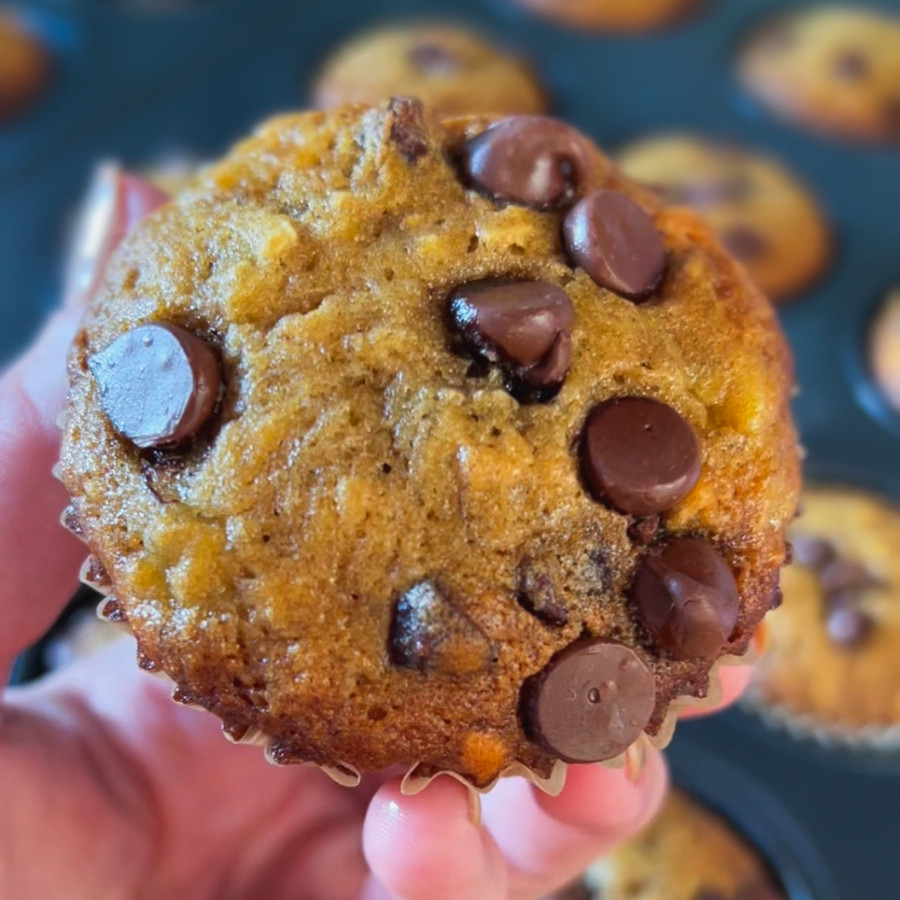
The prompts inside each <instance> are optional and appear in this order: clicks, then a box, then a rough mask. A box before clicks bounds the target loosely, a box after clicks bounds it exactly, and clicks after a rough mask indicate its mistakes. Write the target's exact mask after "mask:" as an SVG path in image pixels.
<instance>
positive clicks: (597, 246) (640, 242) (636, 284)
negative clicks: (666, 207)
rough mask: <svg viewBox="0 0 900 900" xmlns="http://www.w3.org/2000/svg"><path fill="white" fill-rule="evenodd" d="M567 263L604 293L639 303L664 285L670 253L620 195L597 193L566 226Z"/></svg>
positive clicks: (649, 224) (576, 208)
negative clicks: (663, 280)
mask: <svg viewBox="0 0 900 900" xmlns="http://www.w3.org/2000/svg"><path fill="white" fill-rule="evenodd" d="M563 243H564V244H565V248H566V252H567V253H568V255H569V259H570V260H571V261H572V263H573V264H574V265H576V266H581V268H582V269H584V270H585V272H587V273H588V275H590V276H591V278H593V279H594V281H596V282H597V284H599V285H600V286H601V287H605V288H608V289H609V290H611V291H615V292H616V293H617V294H620V295H621V296H623V297H627V298H628V299H629V300H633V301H634V302H635V303H638V302H640V301H641V300H645V299H646V298H647V297H649V296H650V294H652V293H653V291H654V290H655V289H656V287H657V286H658V285H659V282H660V280H661V279H662V276H663V272H664V271H665V268H666V247H665V244H664V243H663V239H662V236H661V235H660V233H659V231H658V230H657V228H656V225H654V224H653V219H651V218H650V216H649V215H648V214H647V213H646V212H644V210H643V209H641V207H640V206H638V205H637V203H635V202H634V200H632V199H631V198H630V197H629V196H627V195H626V194H623V193H621V192H620V191H610V190H602V191H594V192H593V193H592V194H588V196H587V197H585V198H584V199H583V200H579V201H578V203H576V204H575V206H573V207H572V209H571V210H569V212H568V214H567V215H566V218H565V221H564V222H563Z"/></svg>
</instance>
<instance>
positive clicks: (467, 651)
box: [390, 581, 492, 675]
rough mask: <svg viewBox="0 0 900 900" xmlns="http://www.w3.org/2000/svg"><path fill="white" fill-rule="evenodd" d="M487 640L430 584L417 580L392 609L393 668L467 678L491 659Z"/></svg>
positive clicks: (472, 623)
mask: <svg viewBox="0 0 900 900" xmlns="http://www.w3.org/2000/svg"><path fill="white" fill-rule="evenodd" d="M491 656H492V650H491V645H490V642H489V641H488V639H487V638H486V637H485V636H484V634H483V633H482V632H481V631H480V630H479V629H478V627H477V626H476V625H475V623H474V622H472V620H471V619H469V618H468V616H466V615H465V614H464V613H463V612H461V611H460V610H459V609H457V608H456V606H455V605H454V604H453V602H452V601H451V599H450V597H449V594H448V592H447V591H445V590H444V589H443V588H442V587H440V586H439V585H438V584H436V583H435V582H433V581H421V582H419V583H418V584H417V585H415V586H414V587H412V588H410V589H409V590H408V591H406V593H405V594H403V595H402V596H401V597H400V598H399V599H398V600H397V602H396V605H395V606H394V615H393V619H392V621H391V631H390V657H391V662H392V663H394V665H396V666H402V667H404V668H407V669H418V670H419V671H420V672H435V673H438V674H445V675H471V674H473V673H475V672H478V671H480V670H482V669H484V668H485V667H486V666H487V665H488V663H489V662H490V660H491Z"/></svg>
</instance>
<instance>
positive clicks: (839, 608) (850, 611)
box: [748, 487, 900, 737]
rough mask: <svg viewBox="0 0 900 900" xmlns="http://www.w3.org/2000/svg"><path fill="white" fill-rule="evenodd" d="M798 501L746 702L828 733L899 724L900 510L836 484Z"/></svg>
mask: <svg viewBox="0 0 900 900" xmlns="http://www.w3.org/2000/svg"><path fill="white" fill-rule="evenodd" d="M802 508H803V515H802V516H801V517H800V518H799V519H798V520H797V522H796V523H795V524H794V526H793V527H792V528H791V531H790V538H791V543H792V546H793V548H794V549H793V554H794V564H793V565H792V566H790V567H789V568H787V569H785V571H784V574H783V576H782V587H783V590H784V603H783V605H782V606H781V608H780V609H778V610H776V611H775V612H774V613H773V614H772V615H771V617H770V619H768V620H767V621H766V648H765V652H764V653H763V655H762V657H761V659H760V661H759V663H758V664H757V668H756V670H755V672H754V682H753V684H752V686H751V690H750V693H749V696H748V702H750V703H751V704H764V705H765V706H766V708H767V709H771V710H772V711H774V712H775V713H777V714H780V716H783V717H785V718H786V719H787V720H789V721H790V722H792V723H793V725H794V727H795V728H797V727H800V728H803V727H808V728H811V729H814V730H815V731H818V732H821V733H823V734H825V733H833V734H834V735H835V736H836V737H839V736H841V735H846V736H848V737H853V736H855V735H856V734H857V733H858V732H859V731H860V730H870V731H873V732H880V731H884V730H885V729H886V728H888V727H890V726H896V725H900V696H898V694H897V690H896V685H897V684H898V680H900V654H898V648H900V558H898V555H897V548H898V546H900V510H898V509H897V508H896V506H894V505H892V504H890V503H888V502H887V501H885V500H883V499H881V498H878V497H876V496H873V495H870V494H867V493H864V492H862V491H859V490H854V489H850V488H842V487H814V488H810V489H808V490H806V491H805V492H804V494H803V498H802Z"/></svg>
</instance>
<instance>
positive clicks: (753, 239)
mask: <svg viewBox="0 0 900 900" xmlns="http://www.w3.org/2000/svg"><path fill="white" fill-rule="evenodd" d="M722 243H723V244H724V245H725V248H726V249H727V250H728V251H729V252H730V253H731V254H732V255H733V256H735V257H737V258H738V259H739V260H740V261H741V262H749V261H750V260H754V259H759V258H760V257H761V256H762V255H763V254H764V253H766V252H767V251H768V249H769V245H768V242H767V241H766V239H765V238H764V237H763V236H762V235H761V234H760V233H759V232H758V231H756V230H754V229H753V228H750V227H748V226H747V225H734V226H733V227H732V228H729V229H727V230H726V231H725V232H723V234H722Z"/></svg>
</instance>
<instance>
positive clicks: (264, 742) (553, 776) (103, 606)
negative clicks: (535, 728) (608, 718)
mask: <svg viewBox="0 0 900 900" xmlns="http://www.w3.org/2000/svg"><path fill="white" fill-rule="evenodd" d="M63 524H65V525H66V527H68V528H70V530H72V531H73V533H75V534H78V533H79V532H80V530H81V529H80V527H79V526H78V525H77V522H76V521H75V517H74V515H73V513H72V511H71V510H67V511H66V513H64V514H63ZM73 525H74V526H75V527H74V528H73V527H72V526H73ZM81 577H82V580H83V581H84V583H85V584H87V585H88V586H89V587H92V588H94V589H95V590H97V591H99V592H100V593H101V594H104V595H105V596H104V597H103V599H102V600H101V601H100V604H99V605H98V607H97V614H98V615H99V616H100V617H101V618H103V619H105V620H106V621H109V622H112V623H114V624H117V625H119V626H120V627H122V628H124V629H125V630H126V631H127V632H128V633H129V634H130V633H131V631H130V629H129V628H128V623H127V621H126V618H125V615H124V612H123V611H122V610H121V609H120V607H119V605H118V601H117V600H116V598H115V597H114V596H113V595H112V594H111V593H110V592H111V590H112V583H111V582H110V579H109V576H108V575H107V573H106V572H105V570H104V569H103V567H102V565H101V564H100V563H99V561H98V560H97V559H96V558H95V557H93V556H89V557H88V558H87V559H86V560H85V562H84V565H83V566H82V569H81ZM139 656H140V652H139ZM756 656H757V651H756V647H755V645H754V644H751V645H750V647H749V648H748V650H747V653H745V654H744V655H743V656H723V657H721V658H720V659H718V660H716V662H715V663H714V664H713V666H712V668H711V669H710V673H709V687H708V690H707V695H706V696H705V697H693V696H689V695H686V694H685V695H682V696H680V697H676V698H675V699H674V700H673V701H672V703H671V704H670V705H669V709H668V712H667V713H666V717H665V720H664V721H663V724H662V726H661V727H660V729H659V731H658V732H657V733H656V734H655V735H652V736H651V735H648V734H645V733H642V734H641V735H640V736H639V737H638V739H637V740H636V741H635V742H634V743H632V744H631V746H630V747H628V748H627V749H626V750H625V751H624V752H623V753H620V754H619V755H618V756H616V757H613V758H612V759H608V760H603V761H602V763H601V764H602V765H604V766H607V767H608V768H612V769H619V768H622V767H625V766H628V765H634V764H635V760H636V759H638V758H640V756H641V755H643V753H644V752H645V749H646V747H648V746H649V747H653V748H655V749H657V750H661V749H663V748H664V747H666V746H668V744H669V742H670V741H671V739H672V735H673V734H674V731H675V726H676V723H677V720H678V716H679V713H680V712H681V711H682V710H684V709H686V708H688V707H690V708H692V709H701V710H708V709H714V708H715V707H716V706H718V705H719V704H720V703H721V701H722V697H723V693H724V692H723V688H722V682H721V678H720V673H721V671H722V670H723V669H724V668H728V667H731V666H746V665H752V663H753V662H754V661H755V660H756ZM152 674H155V675H159V676H161V677H163V678H166V679H167V680H171V679H169V678H168V676H167V675H166V674H165V673H164V672H161V671H153V672H152ZM172 699H173V700H174V701H175V702H176V703H181V704H182V705H185V706H192V707H193V708H196V709H203V707H201V706H198V705H196V704H192V703H185V702H184V701H183V700H182V699H181V698H180V697H179V691H178V689H177V688H176V687H173V690H172ZM223 735H224V736H225V738H226V739H227V740H229V741H231V742H232V743H236V744H252V745H255V746H259V747H261V748H262V749H263V753H264V755H265V757H266V759H267V760H268V761H269V762H270V763H273V764H276V765H277V764H279V763H278V761H277V760H276V759H275V758H274V757H273V755H272V752H271V749H272V748H271V745H272V740H271V738H269V736H268V735H266V734H265V733H264V732H262V731H258V730H252V729H251V730H249V731H247V732H245V733H243V734H241V735H240V736H234V735H231V734H229V733H228V731H227V730H226V729H225V727H224V726H223ZM290 764H291V765H311V766H315V767H316V768H318V769H321V770H322V771H323V772H324V773H325V774H326V775H328V777H329V778H331V779H332V780H333V781H335V782H336V783H337V784H340V785H342V786H344V787H356V786H357V785H358V784H359V783H360V781H361V779H362V773H361V772H360V771H359V770H358V769H357V768H356V767H355V766H353V765H351V764H349V763H344V762H337V763H333V764H331V765H323V764H321V763H315V762H307V763H298V762H295V761H292V762H291V763H290ZM424 766H425V764H423V762H421V761H419V762H415V763H412V764H411V765H410V766H409V767H408V769H407V771H406V774H405V775H404V776H403V779H402V782H401V791H402V792H403V793H404V794H410V795H411V794H418V793H419V792H420V791H422V790H424V789H425V788H426V787H427V786H428V785H429V784H430V783H431V782H432V781H433V780H434V779H435V778H437V777H439V776H441V775H449V776H450V777H451V778H455V779H456V780H457V781H459V782H461V783H462V784H464V785H465V786H466V787H467V788H469V789H470V790H474V791H477V792H479V793H487V792H488V791H490V790H491V788H493V787H494V785H495V784H496V783H497V781H499V780H500V779H501V778H510V777H521V778H525V779H527V780H528V781H529V782H531V784H533V785H534V786H535V787H536V788H538V789H539V790H541V791H543V792H544V793H547V794H549V795H551V796H556V795H557V794H559V793H560V792H561V791H562V789H563V787H564V786H565V782H566V769H567V765H566V763H564V762H562V761H561V760H557V762H556V763H555V764H554V765H553V767H552V769H551V770H550V773H549V774H548V775H541V774H540V773H538V772H534V771H532V770H531V769H530V768H528V767H527V766H525V765H523V764H521V763H514V764H512V765H510V766H508V767H507V768H505V769H504V770H502V771H501V772H500V773H499V774H498V775H497V777H496V778H494V779H493V780H492V781H490V782H489V783H488V784H485V785H483V786H481V787H476V786H475V785H473V784H472V783H471V782H470V781H469V780H468V779H467V778H466V777H465V775H463V774H460V773H458V772H454V771H452V770H449V769H442V770H440V771H436V772H429V773H428V774H424V773H423V772H422V771H421V769H423V768H424Z"/></svg>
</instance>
